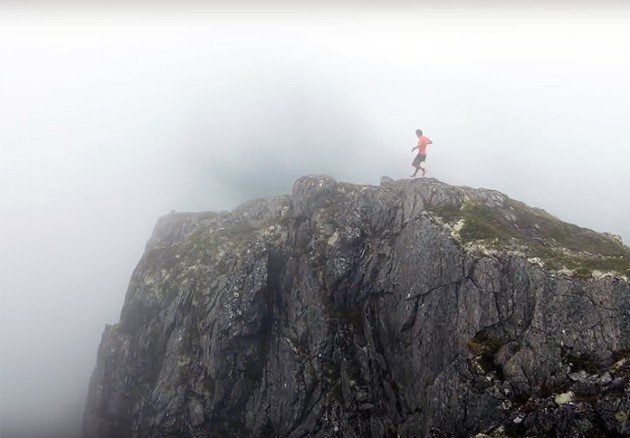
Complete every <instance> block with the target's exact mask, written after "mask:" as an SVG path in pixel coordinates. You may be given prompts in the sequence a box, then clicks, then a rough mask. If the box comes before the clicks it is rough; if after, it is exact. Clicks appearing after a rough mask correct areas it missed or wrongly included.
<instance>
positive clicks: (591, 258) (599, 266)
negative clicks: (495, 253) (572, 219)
mask: <svg viewBox="0 0 630 438" xmlns="http://www.w3.org/2000/svg"><path fill="white" fill-rule="evenodd" d="M429 210H430V212H431V213H432V214H433V215H434V216H437V217H439V218H440V221H441V222H443V223H446V224H447V225H448V226H449V227H450V228H451V229H452V230H456V231H453V233H452V234H453V235H454V236H455V237H456V238H457V239H458V240H459V241H460V242H461V243H462V244H463V245H464V246H472V245H474V244H480V245H481V246H483V247H485V248H487V249H490V250H499V251H501V250H508V251H510V250H513V251H517V252H519V253H522V254H523V255H525V256H526V257H528V258H537V259H538V260H540V262H541V263H543V265H544V266H545V268H547V269H551V270H562V269H567V270H570V271H573V273H574V275H575V276H577V277H581V278H591V277H593V272H594V271H596V270H597V271H602V272H609V271H611V272H616V273H620V274H625V275H629V274H630V249H629V248H628V247H626V246H624V245H623V244H622V243H620V242H619V241H617V240H615V239H613V238H612V237H610V236H609V235H606V234H600V233H596V232H594V231H592V230H589V229H587V228H582V227H578V226H576V225H572V224H568V223H566V222H562V221H561V220H559V219H558V218H556V217H554V216H552V215H550V214H549V213H547V212H545V211H544V210H540V209H532V208H530V207H528V206H527V205H525V204H523V203H522V202H518V201H514V200H511V199H509V200H507V201H505V202H504V203H503V205H502V206H498V207H497V206H493V207H490V206H487V205H485V204H483V203H480V202H473V201H468V202H466V203H464V204H462V206H461V207H459V208H458V207H453V206H448V207H439V208H429ZM456 224H457V225H458V226H456Z"/></svg>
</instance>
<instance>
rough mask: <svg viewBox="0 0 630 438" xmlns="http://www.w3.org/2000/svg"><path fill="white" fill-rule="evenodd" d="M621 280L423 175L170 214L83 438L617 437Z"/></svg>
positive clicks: (628, 370) (506, 203) (589, 247)
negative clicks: (225, 210)
mask: <svg viewBox="0 0 630 438" xmlns="http://www.w3.org/2000/svg"><path fill="white" fill-rule="evenodd" d="M629 276H630V249H628V248H627V247H625V246H624V245H623V244H622V243H621V242H620V241H619V239H618V238H615V237H614V236H611V235H605V234H598V233H595V232H593V231H590V230H587V229H584V228H580V227H577V226H575V225H570V224H566V223H563V222H561V221H559V220H558V219H557V218H555V217H553V216H551V215H549V214H547V213H546V212H544V211H543V210H537V209H532V208H529V207H527V206H526V205H524V204H522V203H519V202H517V201H514V200H512V199H510V198H508V197H507V196H505V195H503V194H501V193H499V192H495V191H490V190H482V189H470V188H465V187H452V186H449V185H446V184H443V183H441V182H439V181H436V180H433V179H419V180H402V181H393V180H391V179H385V178H384V179H383V180H382V182H381V186H357V185H352V184H347V183H340V182H337V181H335V180H333V179H331V178H329V177H325V176H311V177H303V178H301V179H300V180H298V181H297V182H296V183H295V186H294V189H293V193H292V195H291V196H284V197H278V198H275V199H272V200H257V201H251V202H249V203H246V204H244V205H242V206H241V207H239V208H237V209H236V210H234V211H233V212H229V213H184V214H169V215H167V216H165V217H163V218H161V219H160V220H159V222H158V224H157V226H156V228H155V231H154V233H153V236H152V237H151V239H150V241H149V242H148V244H147V248H146V252H145V254H144V256H143V257H142V259H141V261H140V263H139V265H138V267H137V268H136V270H135V271H134V273H133V276H132V279H131V282H130V286H129V290H128V292H127V296H126V299H125V303H124V307H123V309H122V313H121V317H120V322H119V323H118V324H115V325H113V326H108V327H106V329H105V332H104V334H103V338H102V342H101V345H100V348H99V352H98V359H97V365H96V369H95V371H94V374H93V377H92V382H91V385H90V391H89V397H88V403H87V407H86V412H85V420H84V433H85V436H86V437H90V438H91V437H103V438H105V437H108V438H110V437H111V438H114V437H115V438H125V437H151V438H153V437H218V436H220V437H223V436H226V437H227V436H229V437H272V436H278V437H305V436H318V437H337V436H339V437H365V436H372V437H390V436H399V437H422V436H435V437H449V436H457V437H467V436H475V435H477V436H479V437H482V436H508V435H509V436H515V434H516V436H525V435H527V434H531V435H533V434H538V435H539V436H540V435H545V436H627V434H628V433H630V421H629V419H628V418H629V416H630V383H629V381H630V354H629V351H630V285H629V283H628V277H629ZM598 434H599V435H598Z"/></svg>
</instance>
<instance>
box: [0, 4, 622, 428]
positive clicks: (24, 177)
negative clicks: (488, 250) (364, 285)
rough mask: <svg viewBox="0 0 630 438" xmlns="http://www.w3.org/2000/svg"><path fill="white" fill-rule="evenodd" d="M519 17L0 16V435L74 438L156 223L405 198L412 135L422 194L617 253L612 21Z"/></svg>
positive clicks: (467, 12)
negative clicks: (543, 216) (318, 179)
mask: <svg viewBox="0 0 630 438" xmlns="http://www.w3.org/2000/svg"><path fill="white" fill-rule="evenodd" d="M517 3H518V2H513V3H512V7H503V8H501V9H497V7H491V6H488V5H486V4H484V5H485V6H484V7H480V8H470V7H468V8H465V7H463V6H462V5H456V4H455V5H451V7H447V8H438V7H437V6H433V7H423V8H412V7H407V6H404V5H402V4H401V5H398V6H396V7H394V8H390V9H385V8H382V7H381V8H377V7H376V6H374V7H365V8H360V9H359V8H358V7H352V5H351V4H350V3H348V4H347V5H346V7H339V8H334V9H333V8H332V6H327V5H324V6H322V7H320V8H288V7H281V5H276V7H274V8H265V9H263V8H262V7H260V9H257V8H259V7H258V6H254V5H251V6H249V7H244V6H242V5H241V7H238V8H234V9H230V8H228V7H225V6H221V7H219V6H208V7H202V6H196V5H194V4H193V5H189V6H188V7H186V8H183V7H182V8H180V9H173V8H168V7H161V8H154V9H150V10H149V8H148V6H142V5H140V4H139V5H137V6H136V7H128V8H122V7H114V6H100V7H99V6H98V5H99V4H98V3H96V7H92V8H84V9H81V8H79V7H78V6H72V5H70V4H68V5H65V7H64V8H61V9H60V10H59V11H57V10H53V9H46V8H44V7H43V6H37V5H36V4H33V5H31V6H30V7H17V6H9V3H7V5H6V6H3V7H1V9H2V11H1V13H0V59H1V60H2V68H1V69H0V183H1V184H0V195H1V196H0V203H1V204H0V233H1V234H0V239H1V241H0V281H1V283H0V288H1V294H2V295H1V351H0V360H1V366H0V369H1V381H0V392H1V400H0V403H1V405H0V411H1V415H2V417H1V423H0V424H1V435H2V436H3V437H17V436H25V437H26V436H29V437H35V436H48V437H50V436H54V435H55V433H56V434H57V436H64V437H71V436H76V435H77V434H78V433H79V431H80V426H81V425H80V422H81V416H82V414H83V406H84V403H85V398H86V395H87V390H88V383H89V378H90V374H91V372H92V370H93V367H94V365H95V363H96V351H97V347H98V344H99V342H100V336H101V333H102V330H103V328H104V326H105V324H107V323H110V324H111V323H115V322H117V320H118V317H119V312H120V309H121V307H122V304H123V300H124V295H125V292H126V288H127V282H128V280H129V277H130V275H131V272H132V270H133V268H134V267H135V265H136V263H137V262H138V260H139V258H140V257H141V255H142V252H143V248H144V244H145V242H146V241H147V239H148V238H149V236H150V234H151V231H152V228H153V226H154V224H155V222H156V220H157V218H158V217H159V216H161V215H164V214H166V213H168V212H169V211H171V210H176V211H208V210H215V211H216V210H229V209H232V208H234V207H235V206H237V205H238V204H239V203H241V202H244V201H246V200H248V199H251V198H258V197H272V196H274V195H278V194H284V193H290V191H291V186H292V184H293V181H295V179H297V178H298V177H300V176H302V175H305V174H329V175H331V176H333V177H335V178H337V179H339V180H343V181H348V182H353V183H360V184H378V182H379V180H380V177H381V176H384V175H387V176H390V177H392V178H395V179H398V178H406V177H408V176H409V174H410V173H411V171H412V168H411V166H410V163H411V161H412V159H413V154H412V153H411V152H410V150H411V148H412V147H413V146H415V144H416V138H415V134H414V131H415V130H416V129H417V128H421V129H423V130H424V133H425V135H427V136H428V137H429V138H431V139H432V141H433V144H432V145H430V146H429V151H428V160H427V163H426V165H427V168H428V169H429V173H428V174H427V177H434V178H438V179H440V180H442V181H444V182H446V183H449V184H456V185H467V186H472V187H486V188H491V189H497V190H500V191H502V192H504V193H506V194H507V195H509V196H511V197H513V198H516V199H518V200H521V201H524V202H526V203H527V204H529V205H532V206H536V207H541V208H544V209H546V210H547V211H549V212H550V213H552V214H554V215H556V216H558V217H560V218H561V219H563V220H565V221H568V222H572V223H576V224H578V225H581V226H585V227H589V228H592V229H595V230H596V231H602V232H610V233H614V234H618V235H621V236H622V237H623V239H624V241H625V242H626V243H627V242H630V221H629V220H628V219H629V217H630V206H629V204H628V187H630V172H629V171H628V170H629V166H628V162H629V161H630V148H629V146H630V145H629V141H628V138H627V132H626V131H627V126H628V122H629V120H628V117H629V114H630V81H628V78H629V77H630V60H629V58H628V57H627V56H626V55H623V54H624V53H626V54H627V53H630V32H629V31H628V30H627V23H628V19H629V18H630V8H627V7H622V6H615V5H616V4H617V3H615V2H610V3H608V4H604V3H603V4H604V5H606V7H599V8H591V7H587V6H585V5H584V6H577V7H572V8H569V7H568V6H566V7H565V6H563V4H562V3H551V4H550V5H551V6H549V7H546V8H542V7H532V6H529V7H526V8H525V7H517V6H514V5H517ZM578 5H582V3H578ZM51 431H53V432H51Z"/></svg>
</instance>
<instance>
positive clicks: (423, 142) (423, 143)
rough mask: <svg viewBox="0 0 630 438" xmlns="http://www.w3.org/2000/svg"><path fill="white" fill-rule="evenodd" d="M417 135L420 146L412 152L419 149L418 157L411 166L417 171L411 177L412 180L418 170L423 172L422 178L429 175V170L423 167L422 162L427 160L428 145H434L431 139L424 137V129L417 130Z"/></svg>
mask: <svg viewBox="0 0 630 438" xmlns="http://www.w3.org/2000/svg"><path fill="white" fill-rule="evenodd" d="M416 135H417V136H418V146H416V147H414V148H413V149H412V150H411V152H413V151H415V150H416V149H418V155H416V158H414V159H413V163H411V165H412V166H413V167H415V168H416V171H415V172H414V173H413V175H411V177H412V178H414V177H415V176H416V174H417V173H418V170H422V176H424V174H425V173H427V170H426V169H425V168H424V167H422V166H421V164H422V162H423V161H424V160H426V159H427V145H428V144H431V143H433V142H432V141H431V140H429V137H425V136H424V135H422V129H416Z"/></svg>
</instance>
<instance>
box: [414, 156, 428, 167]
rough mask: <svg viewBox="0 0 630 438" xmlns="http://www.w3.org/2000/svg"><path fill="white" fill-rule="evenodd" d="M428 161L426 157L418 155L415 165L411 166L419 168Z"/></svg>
mask: <svg viewBox="0 0 630 438" xmlns="http://www.w3.org/2000/svg"><path fill="white" fill-rule="evenodd" d="M426 159H427V156H426V155H420V154H418V155H416V158H414V159H413V163H411V165H412V166H414V167H416V166H419V165H420V163H422V162H423V161H424V160H426Z"/></svg>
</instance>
